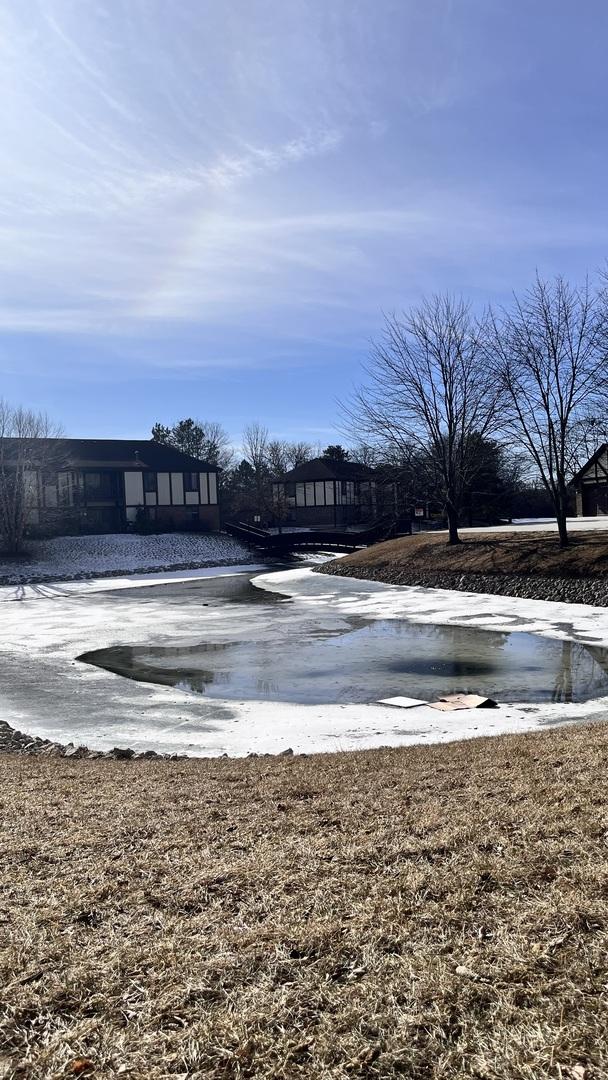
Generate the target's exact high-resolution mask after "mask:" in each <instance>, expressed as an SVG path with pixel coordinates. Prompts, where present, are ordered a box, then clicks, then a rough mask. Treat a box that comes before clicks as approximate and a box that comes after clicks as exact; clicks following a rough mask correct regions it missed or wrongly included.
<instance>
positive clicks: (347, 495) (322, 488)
mask: <svg viewBox="0 0 608 1080" xmlns="http://www.w3.org/2000/svg"><path fill="white" fill-rule="evenodd" d="M272 498H273V505H274V507H275V511H276V517H277V520H279V521H281V523H282V524H284V525H296V526H301V527H306V528H325V529H327V528H331V527H333V526H338V525H355V524H360V523H365V522H369V521H372V520H373V518H374V517H375V516H376V481H375V479H374V471H373V469H370V468H369V466H367V465H362V464H361V463H360V462H357V461H335V460H333V459H331V458H324V457H320V458H315V459H314V460H313V461H305V462H304V463H303V464H302V465H297V466H296V468H295V469H292V470H291V471H290V472H288V473H286V474H285V476H283V477H281V479H280V480H274V481H273V484H272Z"/></svg>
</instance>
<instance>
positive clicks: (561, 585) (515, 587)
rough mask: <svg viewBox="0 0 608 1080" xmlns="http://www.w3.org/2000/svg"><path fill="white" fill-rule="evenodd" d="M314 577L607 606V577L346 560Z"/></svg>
mask: <svg viewBox="0 0 608 1080" xmlns="http://www.w3.org/2000/svg"><path fill="white" fill-rule="evenodd" d="M314 573H315V574H330V575H333V576H334V577H348V578H355V579H357V580H359V581H378V582H382V584H384V585H410V586H417V587H418V588H422V589H450V590H455V591H457V592H471V593H486V594H490V595H492V596H517V597H519V598H520V599H523V600H553V601H555V602H557V603H562V604H563V603H565V604H590V605H591V606H592V607H608V578H605V577H591V578H573V577H570V578H568V577H542V576H541V575H535V576H529V575H527V574H475V573H465V574H460V573H454V572H449V571H417V570H415V569H411V570H404V569H403V568H398V569H397V568H396V569H395V570H394V572H391V571H390V570H389V569H388V568H387V567H386V566H382V567H377V568H375V567H373V566H366V567H365V570H364V571H363V568H359V567H356V566H353V567H351V566H348V565H346V566H345V565H344V563H343V560H341V559H336V560H335V561H332V562H329V563H325V564H324V565H323V566H319V567H315V570H314Z"/></svg>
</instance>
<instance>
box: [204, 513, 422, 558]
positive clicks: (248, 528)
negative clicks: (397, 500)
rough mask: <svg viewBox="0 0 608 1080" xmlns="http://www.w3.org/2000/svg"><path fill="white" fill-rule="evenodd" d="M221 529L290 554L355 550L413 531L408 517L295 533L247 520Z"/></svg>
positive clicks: (271, 552) (264, 548) (270, 550)
mask: <svg viewBox="0 0 608 1080" xmlns="http://www.w3.org/2000/svg"><path fill="white" fill-rule="evenodd" d="M224 529H225V530H226V532H227V533H229V534H230V535H231V536H234V537H235V538H236V539H237V540H241V541H242V542H243V543H245V544H247V545H248V546H249V547H256V548H259V549H261V550H262V551H265V552H267V554H269V555H275V556H280V555H289V554H290V553H291V552H295V551H356V550H357V548H360V547H369V545H370V544H377V543H379V542H380V541H381V540H391V539H393V538H394V537H395V536H403V535H405V534H409V533H411V531H412V523H411V520H410V519H409V518H398V519H396V518H394V517H392V516H391V517H384V518H379V519H378V520H377V521H375V522H373V523H372V524H371V525H369V526H368V527H367V528H364V529H358V530H352V529H339V528H337V529H301V530H299V531H297V532H270V531H269V530H268V529H260V528H258V526H257V525H250V524H249V522H246V521H229V522H226V524H225V525H224Z"/></svg>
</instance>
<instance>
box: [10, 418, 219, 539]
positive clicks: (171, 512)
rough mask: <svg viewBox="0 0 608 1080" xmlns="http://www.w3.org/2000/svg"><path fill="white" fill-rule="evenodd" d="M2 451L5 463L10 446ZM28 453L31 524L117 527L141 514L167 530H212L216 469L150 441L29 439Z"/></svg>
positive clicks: (68, 529) (60, 528)
mask: <svg viewBox="0 0 608 1080" xmlns="http://www.w3.org/2000/svg"><path fill="white" fill-rule="evenodd" d="M38 441H39V442H40V448H39V453H38V455H37V453H36V446H35V443H36V442H38ZM4 442H5V443H8V444H10V443H13V444H15V443H16V442H17V440H8V439H7V440H4ZM15 452H16V450H15ZM4 456H5V460H6V461H7V462H10V445H9V447H8V448H7V450H6V452H5V455H4ZM28 457H29V458H30V467H29V469H28V472H29V478H30V479H29V484H30V490H32V491H33V498H31V499H29V500H28V501H29V523H30V525H31V526H33V527H34V528H35V527H39V528H40V529H44V530H45V531H46V530H48V531H54V532H57V533H64V534H69V533H73V532H76V533H78V532H88V533H98V532H121V531H125V530H127V529H129V528H130V527H132V526H134V525H135V524H136V523H139V522H141V521H142V519H143V521H147V522H149V523H150V526H151V527H153V528H154V527H157V528H159V529H161V530H162V529H163V528H165V529H166V530H167V531H172V530H173V529H193V530H196V529H201V530H210V531H213V532H216V531H217V530H218V529H219V527H220V517H219V506H218V488H217V473H218V469H217V466H216V465H210V464H209V463H207V462H204V461H199V460H198V459H197V458H194V457H190V456H189V455H188V454H183V453H181V451H180V450H176V449H174V448H173V447H171V446H166V445H164V444H162V443H157V442H154V441H153V440H152V439H141V440H133V439H41V440H31V441H30V445H29V447H28ZM37 458H38V460H37Z"/></svg>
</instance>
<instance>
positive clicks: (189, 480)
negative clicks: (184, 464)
mask: <svg viewBox="0 0 608 1080" xmlns="http://www.w3.org/2000/svg"><path fill="white" fill-rule="evenodd" d="M184 491H198V473H195V472H185V473H184Z"/></svg>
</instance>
